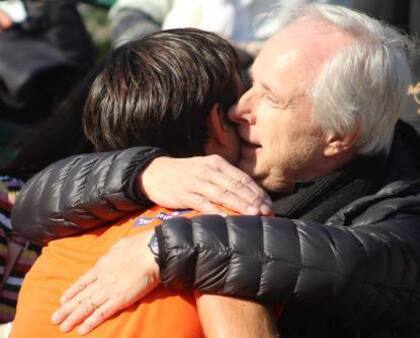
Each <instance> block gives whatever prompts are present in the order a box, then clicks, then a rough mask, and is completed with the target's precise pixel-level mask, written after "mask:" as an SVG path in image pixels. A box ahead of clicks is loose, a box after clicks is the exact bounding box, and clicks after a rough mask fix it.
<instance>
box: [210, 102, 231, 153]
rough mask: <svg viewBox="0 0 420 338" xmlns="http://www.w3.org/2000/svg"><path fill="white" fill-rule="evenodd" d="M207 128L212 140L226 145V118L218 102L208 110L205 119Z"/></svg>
mask: <svg viewBox="0 0 420 338" xmlns="http://www.w3.org/2000/svg"><path fill="white" fill-rule="evenodd" d="M207 128H208V133H209V136H210V140H211V141H212V142H214V143H215V144H222V145H226V143H227V142H228V135H227V129H226V118H225V117H224V115H223V112H222V110H221V108H220V105H219V104H218V103H216V104H215V105H214V106H213V108H212V109H211V111H210V114H209V117H208V119H207Z"/></svg>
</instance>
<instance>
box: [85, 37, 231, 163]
mask: <svg viewBox="0 0 420 338" xmlns="http://www.w3.org/2000/svg"><path fill="white" fill-rule="evenodd" d="M236 72H238V60H237V56H236V53H235V51H234V49H233V48H232V46H231V45H230V44H229V43H228V42H227V41H226V40H224V39H222V38H221V37H219V36H217V35H216V34H213V33H209V32H205V31H201V30H198V29H174V30H167V31H160V32H157V33H154V34H151V35H148V36H146V37H143V38H141V39H139V40H136V41H133V42H130V43H128V44H126V45H123V46H122V47H120V48H118V49H116V50H115V51H113V52H112V53H110V54H109V56H108V57H107V59H106V61H105V65H104V68H103V70H102V71H101V72H100V73H99V75H98V76H97V78H96V80H95V81H94V83H93V86H92V88H91V90H90V93H89V97H88V100H87V103H86V106H85V115H84V128H85V133H86V135H87V137H88V138H89V139H90V141H91V142H92V143H93V144H94V145H95V147H96V149H97V150H101V151H102V150H114V149H124V148H128V147H132V146H138V145H149V146H157V147H162V148H164V149H166V150H167V151H168V152H169V153H170V154H171V155H174V156H187V155H196V154H201V153H202V152H203V148H204V144H205V142H206V139H207V132H206V131H207V127H206V121H207V116H208V114H209V112H210V110H211V108H212V107H213V105H214V104H215V103H219V104H220V105H221V107H222V109H223V110H224V111H227V109H228V107H229V106H230V105H232V104H233V103H234V102H235V101H236V100H237V99H238V97H237V96H238V88H237V84H236V81H235V74H236Z"/></svg>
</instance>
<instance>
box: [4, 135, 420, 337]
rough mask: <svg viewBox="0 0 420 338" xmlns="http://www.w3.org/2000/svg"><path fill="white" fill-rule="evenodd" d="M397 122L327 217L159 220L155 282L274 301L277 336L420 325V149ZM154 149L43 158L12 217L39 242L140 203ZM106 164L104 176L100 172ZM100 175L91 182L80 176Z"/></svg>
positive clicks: (411, 331) (390, 333) (412, 331)
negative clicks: (140, 184) (351, 192)
mask: <svg viewBox="0 0 420 338" xmlns="http://www.w3.org/2000/svg"><path fill="white" fill-rule="evenodd" d="M405 129H406V131H407V133H403V134H406V135H408V136H406V137H403V138H402V139H401V140H400V141H399V142H397V144H395V147H394V150H393V153H392V156H391V158H390V163H389V170H388V172H387V174H388V175H387V177H386V183H385V184H383V186H384V188H382V189H381V190H380V192H378V193H377V194H375V195H372V196H368V197H364V198H362V199H359V200H357V201H356V202H354V203H352V204H350V205H348V206H346V207H345V208H343V209H341V210H340V211H339V212H338V213H336V214H335V215H334V216H333V217H331V218H330V219H329V221H328V222H327V224H318V223H308V222H303V221H292V220H288V219H285V218H277V219H275V218H261V219H260V218H258V217H245V216H242V217H241V216H239V217H232V218H228V219H227V221H225V220H224V219H221V218H219V217H217V216H202V217H198V218H195V219H193V220H192V221H189V220H186V219H174V220H170V221H167V222H166V223H164V224H163V225H162V227H161V228H160V229H159V230H158V234H159V242H160V247H161V252H162V257H161V269H162V277H163V280H164V283H165V284H166V285H169V286H171V287H176V288H180V287H192V286H194V287H198V288H201V289H203V290H211V291H213V292H218V293H225V294H232V295H240V296H243V297H247V298H255V299H258V300H262V301H281V302H282V303H284V304H285V307H286V313H285V315H284V316H283V319H282V323H281V331H282V335H283V337H286V338H290V337H293V338H294V337H299V338H306V337H323V338H327V337H334V338H336V337H343V338H346V337H349V338H350V337H351V338H356V337H357V338H361V337H369V338H390V337H410V338H411V337H413V338H414V337H416V338H418V337H420V334H419V333H418V331H416V330H417V326H418V325H419V324H420V300H419V299H420V296H419V282H418V275H419V267H420V196H419V192H420V182H419V181H418V179H419V175H420V174H419V169H418V167H419V164H418V163H419V161H420V155H418V152H419V150H420V149H418V144H419V141H418V139H417V136H416V135H414V134H411V131H410V130H408V129H407V128H405ZM159 154H160V152H159V150H155V151H153V150H150V149H149V150H147V151H144V149H140V150H139V149H133V150H129V151H126V152H122V153H121V154H120V155H117V154H116V153H105V154H100V155H98V154H96V155H89V156H91V157H85V156H87V155H84V156H77V157H72V158H69V159H67V160H64V161H62V162H61V163H57V164H55V165H53V166H51V167H50V168H48V169H46V170H44V171H43V172H41V173H40V174H38V175H37V176H35V177H34V178H33V179H32V181H31V183H30V184H29V185H27V186H26V187H25V188H24V190H23V191H22V192H21V196H20V198H19V199H18V201H17V204H16V206H15V209H14V212H13V215H12V216H13V219H12V221H13V226H14V228H15V229H16V230H18V232H20V233H21V234H23V235H25V234H26V235H27V236H29V237H30V238H31V239H33V240H36V241H38V242H42V241H46V240H49V239H52V238H55V237H63V236H65V235H68V234H76V233H79V232H81V231H83V230H84V229H87V228H90V227H92V226H98V225H102V224H106V223H107V222H108V221H114V220H115V219H118V218H119V217H121V214H122V212H124V210H125V212H129V211H131V210H134V209H135V208H136V207H135V206H134V205H133V203H136V201H137V203H140V204H143V203H144V199H142V198H141V196H138V195H137V194H136V193H135V180H136V175H137V173H138V171H139V170H141V168H142V167H143V166H144V164H145V163H148V161H150V159H151V158H154V157H155V156H157V155H159ZM104 163H105V165H104ZM111 166H112V167H113V168H114V169H115V170H111V169H110V167H111ZM118 170H122V171H123V172H124V175H123V176H118V175H117V174H116V173H117V171H118ZM105 172H108V173H111V172H114V174H113V175H111V176H110V177H113V179H106V180H104V179H103V178H104V177H107V176H108V175H104V173H105ZM98 177H102V179H101V180H100V182H101V183H100V184H99V185H95V184H85V182H95V181H96V180H98ZM70 187H71V188H70ZM123 192H125V193H123ZM127 196H128V198H127ZM115 197H116V199H115ZM130 200H131V201H130ZM33 201H39V203H34V202H33ZM105 201H113V202H112V205H113V207H112V208H110V207H109V204H108V203H105ZM115 201H118V203H116V202H115ZM104 204H105V205H106V206H107V207H105V208H104V207H103V205H104ZM98 206H102V207H100V208H98ZM114 209H117V210H119V211H120V212H119V213H116V212H115V210H114ZM208 223H210V224H211V227H204V226H203V225H206V224H208ZM215 223H217V224H215ZM34 224H36V225H37V226H36V227H34ZM191 224H195V227H194V232H193V229H192V227H191ZM216 225H219V226H216ZM193 234H194V236H193ZM263 248H264V249H263ZM189 263H191V265H189Z"/></svg>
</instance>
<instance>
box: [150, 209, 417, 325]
mask: <svg viewBox="0 0 420 338" xmlns="http://www.w3.org/2000/svg"><path fill="white" fill-rule="evenodd" d="M417 203H418V201H417ZM418 208H419V207H418V204H417V209H418ZM156 232H157V235H158V241H159V247H160V252H161V255H160V261H159V265H160V267H161V279H162V282H163V284H164V285H166V286H168V287H172V288H176V289H180V288H195V289H199V290H201V291H205V292H210V293H220V294H224V295H234V296H239V297H244V298H251V299H256V300H258V301H261V302H267V301H270V302H271V301H275V302H281V303H283V304H284V305H285V308H286V309H294V310H297V311H302V310H309V311H311V310H312V311H314V309H316V310H315V311H321V312H325V313H326V314H327V315H328V314H333V315H335V316H337V314H338V313H339V314H340V316H342V318H343V319H344V320H345V321H348V322H350V323H355V322H357V325H360V326H362V327H363V325H364V323H369V325H372V324H373V323H389V324H392V325H393V326H394V327H396V326H399V325H401V326H403V327H406V328H407V327H410V326H412V325H417V324H416V323H417V322H418V313H420V292H419V288H418V285H419V272H420V269H419V263H418V262H419V261H420V246H419V244H418V243H420V222H419V218H418V217H417V218H413V217H412V216H410V214H409V213H407V214H406V215H402V214H401V215H400V216H398V217H394V218H393V219H392V220H390V219H387V220H383V221H379V222H373V223H371V224H362V223H360V224H359V225H358V226H353V227H341V226H340V227H334V226H326V225H322V224H316V223H305V222H302V221H296V220H289V219H286V218H267V217H256V216H237V217H228V218H226V219H224V218H222V217H220V216H216V215H207V216H199V217H196V218H194V219H182V218H176V219H171V220H168V221H166V222H164V223H163V224H162V225H161V226H160V227H159V228H157V230H156ZM403 309H404V310H403Z"/></svg>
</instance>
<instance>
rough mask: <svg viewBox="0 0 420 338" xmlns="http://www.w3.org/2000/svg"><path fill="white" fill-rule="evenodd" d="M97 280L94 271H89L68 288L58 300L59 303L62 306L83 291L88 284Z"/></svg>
mask: <svg viewBox="0 0 420 338" xmlns="http://www.w3.org/2000/svg"><path fill="white" fill-rule="evenodd" d="M96 279H97V276H96V274H95V270H94V269H93V270H91V271H89V272H88V273H87V274H85V275H84V276H82V277H80V278H79V279H78V281H77V282H76V283H75V284H73V285H72V286H71V287H70V288H68V289H67V290H66V291H65V292H64V293H63V295H62V296H61V298H60V303H61V304H64V303H66V302H67V301H69V300H70V299H72V298H74V297H75V296H76V295H77V294H79V293H80V292H82V291H83V290H85V289H86V288H87V287H88V286H89V285H90V284H92V283H93V282H94V281H95V280H96Z"/></svg>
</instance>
